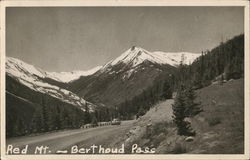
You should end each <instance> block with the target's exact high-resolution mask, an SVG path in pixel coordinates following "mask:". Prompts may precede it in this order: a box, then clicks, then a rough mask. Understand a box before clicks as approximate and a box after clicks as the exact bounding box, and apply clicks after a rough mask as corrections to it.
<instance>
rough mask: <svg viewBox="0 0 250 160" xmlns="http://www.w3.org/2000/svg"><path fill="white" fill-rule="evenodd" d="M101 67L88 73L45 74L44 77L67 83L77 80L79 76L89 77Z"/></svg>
mask: <svg viewBox="0 0 250 160" xmlns="http://www.w3.org/2000/svg"><path fill="white" fill-rule="evenodd" d="M101 67H102V66H97V67H95V68H92V69H90V70H88V71H72V72H46V77H48V78H51V79H54V80H56V81H60V82H64V83H68V82H71V81H73V80H77V79H79V78H80V77H81V76H89V75H92V74H94V73H95V72H97V71H98V70H99V69H100V68H101Z"/></svg>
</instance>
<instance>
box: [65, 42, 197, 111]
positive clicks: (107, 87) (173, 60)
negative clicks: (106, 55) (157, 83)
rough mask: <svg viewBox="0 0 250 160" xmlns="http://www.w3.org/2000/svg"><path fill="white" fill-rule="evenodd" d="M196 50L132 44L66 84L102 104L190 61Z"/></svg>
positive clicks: (118, 100) (116, 101)
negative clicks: (149, 48)
mask: <svg viewBox="0 0 250 160" xmlns="http://www.w3.org/2000/svg"><path fill="white" fill-rule="evenodd" d="M199 56H200V54H195V53H188V52H180V53H166V52H149V51H147V50H145V49H143V48H140V47H136V46H133V47H131V48H130V49H128V50H127V51H125V52H124V53H123V54H121V56H119V57H118V58H116V59H114V60H111V61H110V62H108V63H107V64H105V65H104V66H103V67H101V68H100V69H99V70H98V71H97V72H95V73H94V74H93V75H90V76H86V77H81V78H79V79H77V80H75V81H72V82H70V83H69V88H70V90H71V91H73V92H75V93H76V94H78V95H80V96H82V97H85V98H86V99H88V100H89V101H92V102H94V103H97V104H104V105H106V106H108V107H109V106H114V105H117V104H119V103H121V102H123V101H124V100H128V99H131V98H133V97H134V96H136V95H138V94H140V93H141V92H142V91H143V90H144V89H146V88H148V87H149V86H151V85H152V84H153V83H154V80H156V78H158V77H159V76H161V75H164V76H171V75H172V74H173V73H174V72H175V71H176V67H177V66H178V65H179V64H180V63H182V64H191V63H192V62H193V61H194V60H195V59H196V58H197V57H199Z"/></svg>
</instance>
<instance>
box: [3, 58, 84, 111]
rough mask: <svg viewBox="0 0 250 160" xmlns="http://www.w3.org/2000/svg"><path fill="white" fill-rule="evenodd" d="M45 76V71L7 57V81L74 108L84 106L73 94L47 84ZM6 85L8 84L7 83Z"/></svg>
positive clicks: (81, 99) (82, 100)
mask: <svg viewBox="0 0 250 160" xmlns="http://www.w3.org/2000/svg"><path fill="white" fill-rule="evenodd" d="M47 74H48V73H47V72H46V71H43V70H41V69H39V68H36V67H34V66H32V65H30V64H27V63H25V62H23V61H21V60H18V59H15V58H10V57H7V61H6V76H8V77H9V78H8V79H10V77H11V78H13V79H14V80H15V81H17V82H19V83H21V84H22V85H25V86H27V87H29V88H30V89H31V90H34V91H36V92H40V93H43V94H47V95H50V96H52V97H54V98H57V99H59V100H61V101H63V102H66V103H69V104H72V105H74V106H81V107H82V106H85V105H86V101H85V100H84V99H83V98H81V97H79V96H78V95H76V94H74V93H73V92H71V91H68V90H66V89H64V88H61V87H59V86H57V85H55V84H51V83H49V82H48V77H49V76H47ZM12 82H13V81H12ZM7 83H10V82H9V81H7ZM7 86H8V85H7ZM7 90H10V88H7ZM10 92H12V93H15V91H11V90H10Z"/></svg>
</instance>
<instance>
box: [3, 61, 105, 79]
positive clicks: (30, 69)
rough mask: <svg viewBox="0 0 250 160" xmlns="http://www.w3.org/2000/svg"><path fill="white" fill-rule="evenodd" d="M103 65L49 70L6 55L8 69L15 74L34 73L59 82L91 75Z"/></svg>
mask: <svg viewBox="0 0 250 160" xmlns="http://www.w3.org/2000/svg"><path fill="white" fill-rule="evenodd" d="M101 67H102V66H97V67H94V68H92V69H90V70H87V71H80V70H79V71H72V72H48V71H44V70H42V69H40V68H38V67H35V66H33V65H30V64H28V63H25V62H23V61H21V60H19V59H17V58H12V57H6V70H7V71H8V72H9V73H11V74H13V75H18V74H20V73H22V72H26V73H27V74H33V75H36V76H38V77H40V78H50V79H54V80H56V81H59V82H63V83H68V82H70V81H73V80H76V79H78V78H80V77H81V76H89V75H92V74H94V73H95V72H97V71H98V70H99V69H100V68H101Z"/></svg>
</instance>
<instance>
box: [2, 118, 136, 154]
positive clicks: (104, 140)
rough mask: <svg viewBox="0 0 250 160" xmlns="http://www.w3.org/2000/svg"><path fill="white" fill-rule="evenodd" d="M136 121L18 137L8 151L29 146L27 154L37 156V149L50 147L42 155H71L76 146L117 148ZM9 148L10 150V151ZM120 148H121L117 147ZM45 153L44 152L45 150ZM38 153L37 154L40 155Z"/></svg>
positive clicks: (13, 139) (12, 139) (10, 143)
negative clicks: (120, 140) (73, 147)
mask: <svg viewBox="0 0 250 160" xmlns="http://www.w3.org/2000/svg"><path fill="white" fill-rule="evenodd" d="M134 122H135V121H123V122H122V124H121V125H112V126H102V127H97V128H90V129H77V130H67V131H59V132H53V133H45V134H41V135H37V136H26V137H16V138H11V139H7V140H6V151H8V154H13V152H12V153H11V151H13V149H14V148H13V149H11V148H10V145H12V146H13V147H18V148H20V149H23V148H25V146H26V145H28V149H27V154H35V150H36V147H40V146H44V147H46V146H47V147H48V149H46V152H42V154H58V153H60V151H62V152H61V153H69V154H70V152H71V148H72V146H74V145H77V146H78V147H79V148H80V147H87V148H89V147H90V146H91V145H93V144H94V145H102V146H103V147H115V146H116V144H117V142H118V141H119V139H120V138H123V137H124V136H126V133H127V132H128V131H129V130H130V128H131V127H132V126H133V124H134ZM8 146H9V150H8ZM117 147H120V146H117ZM43 151H44V150H43ZM38 153H39V152H37V153H36V154H38Z"/></svg>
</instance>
